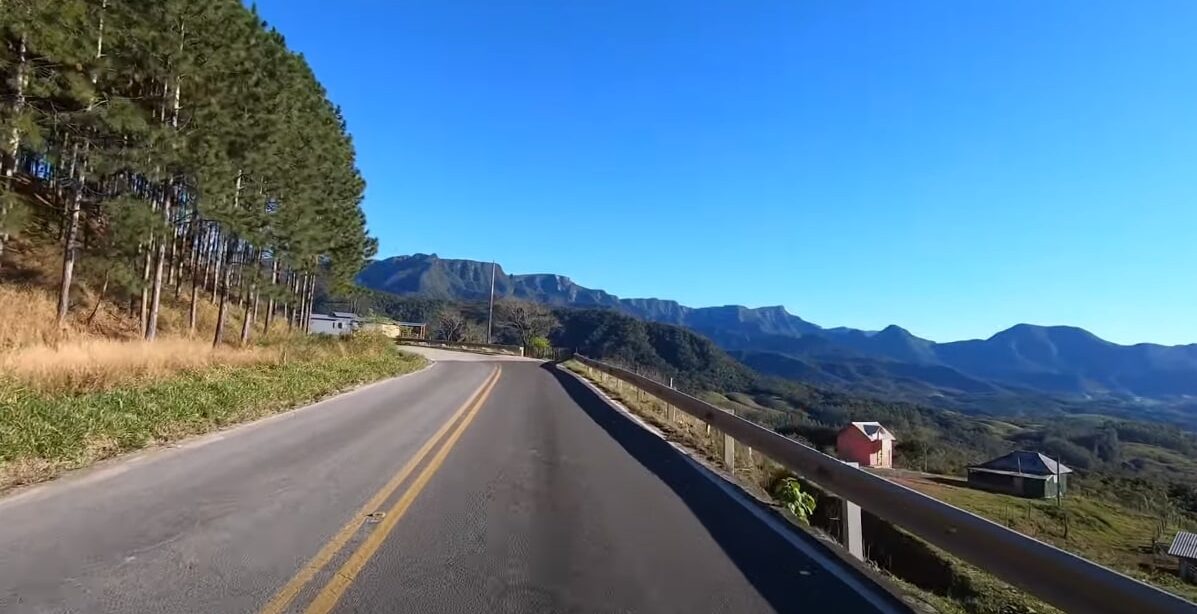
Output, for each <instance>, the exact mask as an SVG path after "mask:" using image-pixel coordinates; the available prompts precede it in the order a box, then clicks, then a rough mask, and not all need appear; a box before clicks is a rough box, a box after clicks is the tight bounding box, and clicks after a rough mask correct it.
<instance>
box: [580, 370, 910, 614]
mask: <svg viewBox="0 0 1197 614" xmlns="http://www.w3.org/2000/svg"><path fill="white" fill-rule="evenodd" d="M557 370H558V371H561V372H563V373H568V374H569V375H571V376H573V377H574V378H575V379H577V380H578V381H580V382H582V384H583V385H585V386H586V387H587V388H590V390H591V391H593V392H594V393H595V394H597V395H598V397H599V398H600V399H602V400H603V401H604V402H605V403H607V405H610V406H611V407H612V408H613V409H615V411H617V412H619V413H620V414H623V416H624V417H625V418H628V419H630V420H632V421H633V422H635V423H636V424H638V425H640V427H641V428H643V429H644V430H646V431H649V432H650V433H652V434H654V435H656V436H657V437H660V438H661V439H662V440H664V441H665V443H667V444H669V445H670V446H671V447H672V448H673V449H674V450H676V451H678V453H679V454H681V456H682V458H684V459H685V460H686V461H687V462H688V463H690V464H691V465H692V466H694V467H695V468H697V469H698V470H699V471H698V472H699V473H700V474H702V476H703V477H705V478H706V479H708V480H710V481H711V482H713V483H714V484H715V485H716V486H718V487H719V488H720V489H721V490H722V491H723V492H724V493H726V494H727V495H728V496H729V497H731V498H732V499H733V500H735V501H736V503H739V504H740V505H741V506H742V507H744V508H745V509H747V510H748V511H749V512H750V513H751V514H752V515H753V516H755V517H756V518H757V519H758V520H760V521H761V522H763V523H764V524H765V526H767V527H769V528H770V529H772V530H773V532H775V533H777V534H778V536H780V537H781V538H782V539H784V540H786V543H788V544H790V546H792V547H794V548H795V549H797V550H798V551H800V552H802V554H805V555H806V556H808V557H810V558H811V560H813V561H814V562H815V563H817V564H818V565H819V566H820V567H821V568H822V569H824V570H826V571H827V572H829V573H831V575H833V576H835V577H836V578H837V579H838V580H840V581H841V582H843V583H844V584H846V585H848V586H849V587H850V588H852V589H853V590H855V591H856V592H857V594H859V595H861V596H862V597H864V598H865V600H866V601H868V602H869V603H870V604H871V605H872V606H874V607H876V608H877V609H878V610H879V611H881V612H895V613H898V612H902V610H898V609H895V608H894V607H893V605H892V604H891V603H890V602H889V600H887V599H885V598H884V597H882V596H879V595H878V594H877V593H878V592H882V593H888V591H886V590H885V589H884V588H880V587H874V586H872V585H871V584H866V583H865V582H863V581H862V580H861V579H860V578H858V577H857V576H856V575H855V574H853V573H851V572H849V571H847V570H845V567H849V566H850V564H849V563H846V562H844V561H842V560H839V559H838V558H836V557H833V556H830V555H828V554H827V553H825V552H821V551H820V550H819V549H818V548H816V547H814V546H812V545H810V544H808V543H806V542H805V541H803V540H801V539H799V538H798V536H797V535H795V534H794V530H799V531H800V530H802V529H801V527H797V526H792V525H789V523H784V524H783V521H781V520H779V519H777V518H776V517H775V516H772V515H770V514H767V513H765V511H764V510H762V509H761V508H760V504H759V503H760V502H759V501H757V500H756V499H750V498H749V497H748V496H747V495H745V494H744V492H742V491H741V490H739V489H738V488H737V487H735V486H734V485H733V484H731V483H730V482H729V481H728V479H727V478H725V477H723V476H721V475H719V474H718V473H716V472H715V471H714V470H712V469H711V468H710V467H707V466H706V465H705V464H703V463H701V462H699V461H698V460H696V459H695V458H694V456H693V454H692V453H691V452H690V450H689V449H687V448H686V447H685V446H683V445H681V444H679V443H677V442H674V441H670V440H669V438H668V437H666V435H665V433H664V432H663V431H661V429H659V428H657V427H655V426H653V425H651V424H649V423H648V422H646V421H645V420H644V419H643V418H641V417H640V416H637V415H636V414H635V412H633V411H632V410H630V409H628V408H627V407H626V406H624V404H623V403H620V402H619V401H616V400H615V399H612V398H611V397H609V396H607V393H606V392H603V390H602V389H601V388H599V387H598V386H595V385H594V384H593V383H591V382H590V381H589V380H587V379H586V378H584V377H582V376H581V375H578V374H577V373H574V372H573V371H570V370H569V369H565V368H562V367H560V366H558V367H557ZM679 411H680V410H679ZM811 537H813V538H814V539H818V537H815V536H813V535H812V536H811ZM890 598H891V599H895V600H900V598H899V597H897V596H896V595H890Z"/></svg>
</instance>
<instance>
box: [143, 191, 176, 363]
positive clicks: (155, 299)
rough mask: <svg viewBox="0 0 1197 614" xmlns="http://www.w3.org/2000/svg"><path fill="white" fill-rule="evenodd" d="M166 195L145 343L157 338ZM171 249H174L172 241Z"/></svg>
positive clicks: (167, 211)
mask: <svg viewBox="0 0 1197 614" xmlns="http://www.w3.org/2000/svg"><path fill="white" fill-rule="evenodd" d="M168 194H169V190H167V191H166V192H164V193H163V194H162V229H163V236H162V237H160V238H159V239H158V255H157V262H155V264H154V285H153V290H152V291H151V297H150V317H149V320H147V322H146V327H145V339H146V341H153V340H154V338H155V337H157V336H158V308H159V306H160V305H161V303H162V273H163V271H164V270H165V267H166V240H167V237H166V229H167V228H169V226H170V196H169V195H168ZM171 249H172V250H173V249H174V241H173V240H172V241H171ZM147 257H148V256H147Z"/></svg>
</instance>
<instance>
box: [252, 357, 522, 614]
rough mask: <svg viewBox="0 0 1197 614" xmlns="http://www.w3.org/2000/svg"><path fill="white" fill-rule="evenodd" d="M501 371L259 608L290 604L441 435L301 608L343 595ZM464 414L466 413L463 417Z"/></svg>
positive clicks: (315, 611) (265, 612)
mask: <svg viewBox="0 0 1197 614" xmlns="http://www.w3.org/2000/svg"><path fill="white" fill-rule="evenodd" d="M501 374H502V369H501V368H500V367H495V370H494V371H492V372H491V374H490V375H489V376H488V377H487V378H486V381H484V382H482V385H481V386H479V387H478V389H477V390H475V391H474V394H472V395H471V396H470V398H469V400H467V401H466V402H465V404H464V405H462V406H461V407H460V408H458V409H457V411H456V412H454V413H453V416H452V417H451V418H449V420H448V421H447V422H445V424H444V425H442V426H441V428H440V429H439V430H437V432H436V433H435V434H433V436H432V437H431V438H430V439H429V440H428V441H427V442H425V443H424V445H423V446H422V447H421V448H420V449H419V450H418V451H417V452H416V453H415V455H414V456H412V457H411V460H409V461H408V462H407V464H405V465H404V466H403V468H402V469H400V470H399V472H398V473H396V474H395V476H394V477H392V478H391V479H390V481H388V482H387V483H386V484H385V485H384V486H383V487H382V488H381V489H379V491H378V492H377V493H375V494H374V496H373V497H370V500H369V501H367V502H366V504H365V505H363V506H362V507H361V509H360V510H358V512H357V514H355V515H354V517H353V519H352V520H350V521H349V522H348V523H347V524H346V525H345V526H344V527H341V530H340V531H337V533H336V534H335V535H333V536H332V538H331V539H330V540H329V541H328V543H326V544H324V547H323V548H321V549H320V551H319V552H317V553H316V556H314V557H312V559H311V560H310V561H308V562H307V564H305V565H304V566H303V567H301V568H300V569H299V571H298V572H297V573H296V574H295V576H294V577H292V578H291V580H290V581H289V582H287V583H286V584H284V585H283V587H282V588H280V589H279V590H278V592H277V593H275V595H274V597H273V598H272V599H271V600H270V601H269V602H267V604H266V605H265V607H263V608H262V611H261V614H282V612H284V611H286V610H287V607H288V606H289V605H291V602H292V601H294V600H295V598H296V597H297V596H298V595H299V593H300V592H301V591H303V589H304V587H306V586H307V585H308V584H309V583H310V582H311V581H312V579H313V578H315V577H316V575H317V574H319V573H320V571H321V570H322V569H324V567H325V566H327V565H328V564H329V562H331V561H332V559H333V558H334V557H335V556H336V555H337V553H338V552H340V551H341V550H342V549H343V548H344V547H345V544H347V543H349V540H351V539H353V536H354V535H356V534H357V532H358V531H359V530H360V529H361V527H362V525H363V524H365V522H366V519H367V517H368V516H369V515H370V514H373V513H375V512H377V511H379V509H378V508H380V507H381V506H382V505H383V504H384V503H385V502H386V501H387V500H389V499H390V498H391V496H392V495H394V493H395V491H396V490H398V489H399V487H400V486H401V485H402V484H403V483H404V482H405V481H407V478H408V476H410V475H411V474H412V472H414V471H415V470H416V468H417V467H418V466H419V465H420V463H422V462H423V461H424V458H425V457H427V456H428V454H429V453H430V452H432V450H433V449H434V448H436V447H437V444H438V443H440V442H441V441H442V440H443V441H444V445H442V446H441V447H440V449H439V450H438V451H437V453H436V455H435V456H433V457H432V460H431V461H430V462H429V463H428V464H427V465H426V466H425V467H424V469H423V471H421V472H420V474H419V475H418V476H416V479H415V480H414V481H412V483H411V485H410V486H409V487H408V488H407V490H406V491H404V492H403V494H402V495H401V496H400V497H399V499H398V500H397V501H395V504H394V505H392V506H391V508H390V509H389V510H387V511H386V514H385V515H384V516H383V519H382V521H381V522H379V523H378V525H377V526H376V528H375V529H374V531H372V532H371V533H370V534H369V535H368V536H367V537H366V538H365V539H364V540H363V541H362V543H361V545H359V546H358V548H357V550H355V551H354V552H353V554H351V555H349V558H347V559H346V560H345V562H344V563H342V564H341V567H340V568H339V569H337V571H336V572H335V573H334V574H333V575H332V577H331V578H330V579H329V580H328V582H327V583H326V584H325V585H324V587H323V588H322V589H321V590H320V592H319V593H318V594H317V595H316V597H315V599H313V600H312V602H311V604H310V605H309V606H308V608H307V609H306V610H305V613H306V614H324V613H326V612H329V611H331V610H332V609H333V607H334V606H336V604H337V601H339V600H340V599H341V595H343V594H344V593H345V590H346V589H348V588H349V586H350V585H351V584H352V583H353V580H354V579H355V578H356V577H357V574H358V573H360V572H361V570H362V568H364V567H365V566H366V563H368V562H369V561H370V557H372V556H374V553H375V552H377V551H378V548H379V547H380V546H382V543H383V542H384V541H386V538H387V535H388V534H390V532H391V531H392V530H393V529H394V528H395V525H396V524H398V523H399V520H400V519H401V518H403V515H404V514H405V513H407V510H408V508H410V507H411V504H412V502H414V501H415V499H416V497H417V496H419V494H420V491H422V490H423V489H424V487H425V486H427V484H428V481H429V480H431V479H432V476H433V474H435V473H436V471H437V469H439V468H440V466H441V465H442V464H443V463H444V462H445V458H446V457H447V456H448V455H449V452H450V450H452V449H453V446H454V445H455V444H456V443H457V440H458V439H460V438H461V435H462V433H464V432H465V430H466V428H467V427H469V425H470V423H471V422H473V420H474V417H475V416H477V415H478V410H480V409H481V408H482V406H483V404H485V403H486V399H487V397H489V396H490V393H491V391H492V390H494V388H495V385H496V384H498V382H499V377H500V375H501ZM463 415H464V418H463V417H462V416H463ZM454 425H456V428H454ZM451 429H452V430H453V432H452V433H450V434H449V436H448V437H447V438H446V437H445V434H446V433H448V432H449V431H450V430H451Z"/></svg>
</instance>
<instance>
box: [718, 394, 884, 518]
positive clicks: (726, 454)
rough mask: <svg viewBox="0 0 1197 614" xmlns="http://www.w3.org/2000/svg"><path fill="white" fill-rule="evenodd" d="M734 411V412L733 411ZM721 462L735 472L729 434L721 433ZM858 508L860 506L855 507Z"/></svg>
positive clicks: (734, 457)
mask: <svg viewBox="0 0 1197 614" xmlns="http://www.w3.org/2000/svg"><path fill="white" fill-rule="evenodd" d="M733 413H734V412H733ZM723 464H724V465H727V471H728V473H731V474H733V475H734V474H735V472H736V440H735V439H732V436H731V435H728V434H727V433H724V434H723ZM857 509H860V508H857Z"/></svg>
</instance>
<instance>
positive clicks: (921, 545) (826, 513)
mask: <svg viewBox="0 0 1197 614" xmlns="http://www.w3.org/2000/svg"><path fill="white" fill-rule="evenodd" d="M564 366H565V368H567V369H569V370H570V371H573V372H574V373H576V374H578V375H580V376H582V377H584V378H586V379H588V380H589V381H590V382H591V383H593V384H595V385H596V386H598V387H599V388H600V389H602V390H603V392H604V393H606V394H607V395H608V396H610V397H611V398H613V399H615V400H616V401H619V402H620V403H621V404H623V405H624V406H625V407H627V408H628V409H629V410H631V411H632V412H634V413H636V414H637V415H638V416H640V417H641V418H643V419H644V420H645V421H646V422H648V423H649V424H652V425H653V426H655V427H656V428H658V429H659V430H660V431H661V432H662V433H664V435H665V436H666V438H668V439H669V440H670V441H674V442H676V443H679V444H681V445H683V446H684V447H686V448H687V449H689V450H690V451H691V452H693V453H694V454H695V455H696V456H697V457H698V458H700V459H702V460H703V461H704V462H706V463H708V464H709V465H711V466H714V467H716V468H718V469H720V470H721V471H723V472H724V473H726V474H727V475H730V476H732V477H733V478H734V479H735V480H736V481H737V483H738V484H739V485H740V486H741V487H743V488H744V489H745V490H746V491H747V492H750V493H752V494H753V495H754V496H756V497H757V498H758V499H760V500H762V501H771V502H772V503H773V504H775V505H776V506H778V508H780V509H785V510H786V511H788V512H789V513H790V515H791V516H793V518H794V520H795V521H797V522H799V523H801V524H803V525H808V526H809V527H811V528H812V529H814V530H816V531H817V532H819V533H821V534H822V535H823V536H824V537H825V539H827V540H828V541H836V540H835V538H834V537H832V536H834V535H837V534H838V532H839V525H838V518H837V516H838V511H837V510H838V509H839V504H838V500H836V499H835V497H833V496H832V495H830V494H829V493H828V492H826V491H824V490H822V489H821V488H819V487H818V485H816V484H813V483H811V482H809V481H806V480H803V479H801V478H798V477H796V476H793V475H791V474H790V473H789V472H788V471H786V470H785V468H784V467H782V466H781V465H779V464H777V463H775V462H773V461H772V460H770V459H769V458H767V457H764V456H762V455H761V454H759V453H754V452H751V451H749V450H748V449H747V448H745V447H743V446H736V447H735V466H734V467H732V468H729V467H728V466H727V464H726V462H725V461H724V459H725V457H724V454H723V443H724V441H723V435H722V434H720V433H717V432H715V431H713V430H712V429H708V428H707V427H706V425H705V424H704V423H703V422H701V421H699V420H698V419H696V418H693V417H691V416H689V415H688V414H685V413H683V412H680V411H671V410H670V409H669V406H668V404H667V403H665V402H664V401H662V400H661V399H658V398H656V397H654V396H652V395H649V394H647V393H645V392H643V391H641V390H639V389H636V388H633V387H631V386H629V385H627V384H624V383H621V382H619V381H618V380H616V379H614V378H611V377H609V376H607V375H604V374H602V373H600V372H598V371H592V370H590V369H588V368H587V367H586V366H585V365H582V364H581V363H579V362H577V361H567V362H565V363H564ZM708 396H709V395H708ZM864 516H865V517H866V518H867V519H869V520H867V521H866V523H865V542H866V544H870V542H872V546H873V548H872V550H871V551H869V552H866V555H868V559H869V562H870V563H871V564H872V565H874V566H875V567H876V569H877V571H878V572H879V573H881V574H883V575H885V576H887V577H888V578H889V579H890V580H892V581H893V584H894V585H895V587H896V588H898V589H899V591H900V592H902V593H903V594H904V595H905V596H906V599H907V600H908V601H910V602H912V603H915V604H921V605H923V606H926V607H929V608H931V609H933V610H934V611H937V612H942V613H949V614H954V613H956V612H977V613H985V614H990V613H992V614H1012V613H1022V612H1027V613H1030V612H1054V611H1055V610H1054V609H1053V608H1051V607H1050V606H1047V605H1046V604H1044V603H1042V602H1040V601H1038V600H1035V599H1033V598H1030V597H1028V596H1027V595H1025V594H1023V593H1022V592H1021V591H1018V590H1017V589H1014V588H1013V587H1010V586H1009V585H1007V584H1005V583H1003V582H1001V581H1000V580H997V579H996V578H994V577H993V576H990V575H988V574H985V573H984V572H982V571H980V570H978V569H977V568H975V567H973V566H971V565H967V564H965V563H963V562H962V561H959V560H957V559H954V558H953V557H951V556H949V555H947V554H946V553H944V552H942V551H940V550H939V549H937V548H935V547H933V546H931V545H929V544H927V543H925V542H923V541H922V540H919V539H917V538H915V537H913V536H911V535H909V534H908V533H906V532H904V531H902V530H900V529H897V528H895V527H893V526H892V525H888V524H886V523H882V522H879V521H877V520H876V519H875V518H873V517H871V515H869V514H868V513H867V512H865V513H864Z"/></svg>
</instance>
